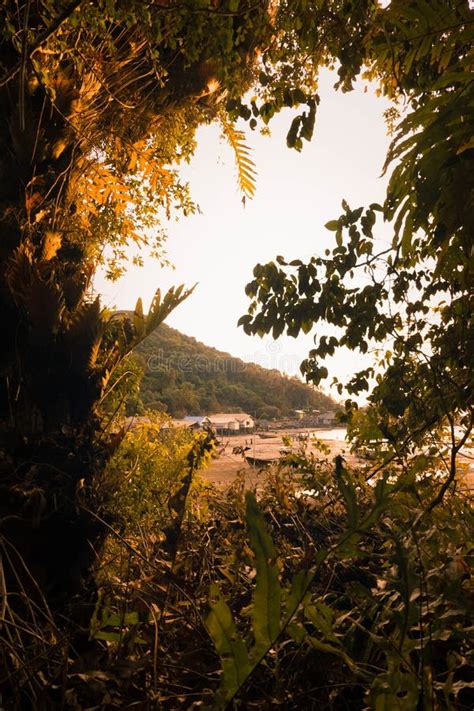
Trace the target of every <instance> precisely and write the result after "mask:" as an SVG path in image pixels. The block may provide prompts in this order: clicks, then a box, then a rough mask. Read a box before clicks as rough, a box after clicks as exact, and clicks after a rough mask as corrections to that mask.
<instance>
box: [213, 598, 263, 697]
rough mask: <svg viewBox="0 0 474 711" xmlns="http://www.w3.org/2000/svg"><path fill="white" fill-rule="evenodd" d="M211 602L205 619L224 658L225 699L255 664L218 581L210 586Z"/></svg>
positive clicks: (220, 692)
mask: <svg viewBox="0 0 474 711" xmlns="http://www.w3.org/2000/svg"><path fill="white" fill-rule="evenodd" d="M209 604H210V608H211V609H210V612H209V614H208V616H207V617H206V619H205V621H204V622H205V625H206V629H207V631H208V632H209V635H210V636H211V638H212V641H213V642H214V645H215V647H216V650H217V653H218V654H219V657H220V659H221V663H222V679H221V684H220V687H219V692H218V695H219V697H221V698H222V700H223V701H225V700H228V699H231V698H232V697H233V696H234V694H235V693H236V691H237V690H238V689H239V687H240V686H241V684H242V683H243V682H244V681H245V679H246V677H247V676H248V674H249V673H250V671H251V669H252V666H251V663H250V660H249V655H248V652H247V647H246V646H245V643H244V642H243V640H242V639H241V638H240V637H239V634H238V632H237V629H236V626H235V623H234V619H233V617H232V612H231V610H230V608H229V606H228V604H227V602H226V601H225V600H224V598H223V596H222V593H221V591H220V589H219V587H218V586H217V585H216V584H212V585H211V587H210V601H209Z"/></svg>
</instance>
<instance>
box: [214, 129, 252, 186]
mask: <svg viewBox="0 0 474 711" xmlns="http://www.w3.org/2000/svg"><path fill="white" fill-rule="evenodd" d="M220 120H221V127H222V134H223V136H224V138H225V139H226V140H227V142H228V144H229V145H230V147H231V148H232V150H233V151H234V155H235V163H236V166H237V179H238V183H239V188H240V190H241V191H242V193H243V195H244V197H246V198H250V199H251V198H253V196H254V194H255V187H256V177H257V171H256V170H255V163H254V162H253V160H252V159H251V158H250V155H251V152H250V148H249V147H248V146H247V144H246V143H245V133H244V132H243V131H240V130H239V129H237V128H236V127H235V124H234V123H232V121H229V120H228V119H227V118H226V117H224V116H221V117H220Z"/></svg>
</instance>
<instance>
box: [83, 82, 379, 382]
mask: <svg viewBox="0 0 474 711" xmlns="http://www.w3.org/2000/svg"><path fill="white" fill-rule="evenodd" d="M335 81H336V75H335V74H334V73H330V72H326V73H325V74H324V75H323V76H322V79H321V82H320V95H321V103H320V105H319V107H318V111H317V116H316V128H315V135H314V137H313V140H312V142H311V143H306V142H305V146H304V149H303V151H302V153H297V152H296V151H294V150H291V151H290V150H289V149H288V148H287V147H286V141H285V137H286V132H287V130H288V128H289V125H290V122H291V114H290V113H289V112H285V113H283V114H281V115H280V116H278V117H276V118H275V119H274V121H273V123H272V124H271V125H270V128H271V132H272V135H271V137H263V136H261V135H260V134H259V133H258V132H252V131H250V130H249V131H247V144H248V145H249V146H250V147H251V149H252V154H253V155H252V157H253V160H254V162H255V163H256V167H257V171H258V179H257V191H256V195H255V197H254V199H253V200H252V201H247V205H246V207H245V208H244V207H243V205H242V202H241V195H240V193H239V190H238V186H237V180H236V169H235V163H234V157H233V154H232V150H231V149H230V148H229V147H228V146H227V144H226V143H225V142H223V141H222V140H221V139H220V135H219V128H218V127H216V126H208V127H203V128H201V129H200V130H199V132H198V148H197V150H196V154H195V156H194V158H193V161H192V163H191V165H189V166H183V168H182V174H183V177H184V178H186V179H188V180H189V182H190V185H191V193H192V196H193V198H194V200H195V201H196V202H197V203H198V204H199V205H200V208H201V210H202V212H203V214H202V215H195V216H191V217H188V218H183V219H181V220H180V221H179V222H177V223H175V222H172V223H170V225H169V238H168V242H167V252H168V256H169V259H170V261H171V262H172V263H173V264H174V265H175V270H171V269H163V268H161V267H160V266H159V265H158V264H157V262H156V261H154V260H148V261H147V262H146V264H145V266H144V267H142V268H139V267H134V266H133V265H131V266H130V267H129V268H128V271H127V274H126V275H125V276H124V277H123V278H122V279H120V280H119V281H118V282H115V283H111V282H108V281H107V280H106V279H105V278H104V274H103V273H102V272H100V273H99V274H98V275H97V278H96V282H95V287H96V290H97V291H98V292H99V293H101V294H102V295H103V301H104V303H105V304H106V305H108V306H115V307H117V308H120V309H126V308H133V307H134V305H135V302H136V300H137V298H138V297H139V296H141V297H142V298H143V301H144V307H145V310H146V309H147V306H148V304H149V303H150V301H151V298H152V296H153V294H154V291H155V289H156V288H157V287H158V286H159V287H160V288H161V289H162V290H163V289H166V288H168V287H169V286H171V285H173V284H180V283H185V284H186V285H192V284H194V283H195V282H199V286H198V287H197V289H196V291H195V292H194V294H193V295H192V296H191V297H190V298H189V299H188V300H187V301H186V302H184V303H183V304H182V305H181V306H180V307H179V308H178V309H177V310H176V311H175V312H174V313H173V314H172V315H171V316H170V318H169V319H168V321H167V323H168V324H169V325H170V326H173V327H174V328H177V329H179V330H180V331H182V332H183V333H185V334H187V335H190V336H194V337H195V338H197V339H198V340H200V341H203V342H204V343H206V344H207V345H209V346H213V347H215V348H218V349H219V350H222V351H227V352H229V353H231V354H232V355H234V356H238V357H240V358H242V359H244V360H246V361H254V362H257V363H259V364H260V365H263V366H265V367H274V368H278V369H280V370H282V371H284V372H287V373H290V374H298V373H299V364H300V362H301V361H302V360H303V359H304V358H305V357H306V355H307V353H308V350H309V349H310V348H311V347H312V345H313V341H312V336H311V334H309V335H307V336H300V337H298V338H297V339H293V338H288V337H282V338H280V339H279V340H278V341H277V342H274V341H272V339H271V338H269V337H268V338H264V339H260V338H258V337H249V336H246V335H245V334H244V332H243V330H242V329H241V328H237V325H236V323H237V320H238V319H239V317H240V316H241V315H242V314H244V313H245V312H246V310H247V305H248V299H247V297H246V296H245V293H244V287H245V285H246V284H247V283H248V282H249V281H250V280H251V279H252V269H253V267H254V266H255V264H256V263H257V262H261V263H265V262H267V261H270V260H273V259H274V258H275V257H276V256H277V255H279V254H281V255H283V256H284V257H286V258H288V259H296V258H300V259H303V260H304V259H307V258H309V257H310V256H311V255H313V254H323V253H324V250H325V249H326V248H328V247H329V248H332V247H333V246H334V244H333V240H334V233H332V232H329V231H327V230H326V229H325V228H324V224H325V223H326V222H327V221H328V220H331V219H334V218H337V217H338V216H339V215H340V213H341V200H342V199H343V198H345V199H346V200H347V201H348V203H349V205H350V206H351V207H359V206H362V205H364V206H365V205H368V204H369V203H370V202H382V201H383V198H384V192H385V185H386V179H385V178H381V177H380V173H381V168H382V165H383V162H384V158H385V154H386V151H387V147H388V143H389V138H388V137H387V135H386V127H385V123H384V121H383V117H382V114H383V111H384V110H385V108H387V106H388V102H387V101H386V100H384V99H382V98H378V97H376V96H375V91H374V89H373V88H372V87H370V86H369V87H366V88H367V91H366V92H364V86H363V85H362V84H361V85H360V86H359V87H358V88H357V89H356V90H355V91H353V92H351V93H348V94H342V93H341V92H336V91H334V90H333V88H332V86H333V84H334V82H335ZM386 237H387V235H386ZM364 363H365V364H367V360H363V359H362V358H361V357H358V356H357V355H356V354H354V353H351V352H345V353H340V354H339V355H337V356H335V357H334V358H333V359H331V360H329V361H328V362H327V365H328V367H329V372H330V376H332V375H336V376H337V377H339V378H343V379H344V378H347V377H349V376H350V375H351V374H352V373H353V372H355V370H357V369H358V367H361V365H362V364H364ZM324 389H326V390H327V388H324ZM333 394H334V395H335V394H336V393H333Z"/></svg>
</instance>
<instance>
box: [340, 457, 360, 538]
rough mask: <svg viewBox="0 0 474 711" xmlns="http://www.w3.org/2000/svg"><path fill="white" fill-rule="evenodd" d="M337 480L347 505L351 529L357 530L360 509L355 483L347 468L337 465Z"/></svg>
mask: <svg viewBox="0 0 474 711" xmlns="http://www.w3.org/2000/svg"><path fill="white" fill-rule="evenodd" d="M336 481H337V486H338V488H339V491H340V492H341V494H342V496H343V498H344V502H345V505H346V512H347V519H348V527H349V530H350V531H355V529H356V528H357V524H358V522H359V509H358V506H357V497H356V492H355V488H354V484H353V483H352V478H351V476H350V474H349V472H348V471H347V469H344V467H341V468H340V469H338V468H337V467H336Z"/></svg>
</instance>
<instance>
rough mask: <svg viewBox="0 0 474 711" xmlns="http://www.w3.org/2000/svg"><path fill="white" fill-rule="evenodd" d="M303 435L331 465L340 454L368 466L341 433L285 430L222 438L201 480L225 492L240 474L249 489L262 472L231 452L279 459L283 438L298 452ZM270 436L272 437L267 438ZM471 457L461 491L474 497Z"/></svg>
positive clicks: (468, 454) (464, 459)
mask: <svg viewBox="0 0 474 711" xmlns="http://www.w3.org/2000/svg"><path fill="white" fill-rule="evenodd" d="M304 433H311V434H312V435H313V436H315V437H317V438H318V439H319V440H321V441H322V442H324V444H325V445H326V446H327V447H329V449H330V453H329V454H327V455H321V456H326V457H327V459H328V460H329V461H330V462H333V461H334V457H335V456H336V455H338V454H342V455H343V456H344V459H345V461H346V463H347V464H348V466H351V465H352V466H354V465H357V464H359V465H360V464H367V461H366V460H362V459H360V458H359V457H356V456H355V455H353V454H351V453H350V451H349V444H348V443H347V442H345V441H344V434H345V430H344V429H342V428H341V429H321V430H315V429H306V430H305V429H301V430H298V431H296V430H288V431H278V432H277V433H268V434H267V433H265V434H264V435H263V436H262V435H261V434H252V435H248V434H247V435H236V436H232V437H223V438H222V437H221V438H220V441H221V446H220V448H219V449H220V454H219V456H218V457H216V459H214V460H213V462H212V464H211V465H210V466H209V467H208V468H207V469H206V470H204V471H203V472H202V476H203V478H205V479H207V480H208V481H210V482H212V483H213V484H216V485H217V486H220V487H223V488H224V487H226V486H229V484H232V482H233V481H234V479H235V476H236V474H237V472H239V471H240V472H243V473H244V474H245V479H246V483H247V484H248V486H249V487H251V486H253V485H255V484H257V483H258V482H259V479H261V468H260V467H258V466H255V467H253V466H251V465H249V464H248V463H247V462H246V461H245V459H244V456H243V455H242V454H234V453H233V449H234V448H235V447H241V448H246V452H245V454H246V455H248V456H252V457H255V458H257V459H278V457H279V456H280V455H281V450H282V449H285V447H286V445H285V443H284V442H283V437H285V436H286V437H292V438H293V447H294V448H297V447H298V440H297V436H298V434H304ZM269 434H271V435H272V436H269ZM472 455H473V452H472V449H470V450H464V453H463V454H461V455H460V457H459V461H460V463H462V464H463V467H464V468H465V470H466V471H465V473H464V475H463V482H462V485H463V488H466V489H468V490H469V491H470V492H471V493H474V459H473V456H472Z"/></svg>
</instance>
